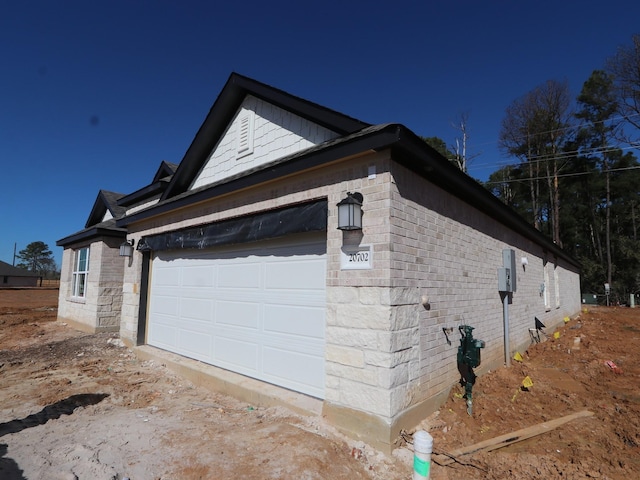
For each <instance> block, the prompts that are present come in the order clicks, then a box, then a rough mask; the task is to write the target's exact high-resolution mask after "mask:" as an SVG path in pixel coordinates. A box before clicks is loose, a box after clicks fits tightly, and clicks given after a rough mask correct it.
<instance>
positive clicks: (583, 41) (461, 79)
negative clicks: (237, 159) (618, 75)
mask: <svg viewBox="0 0 640 480" xmlns="http://www.w3.org/2000/svg"><path fill="white" fill-rule="evenodd" d="M4 3H5V4H4V5H3V7H2V13H1V14H0V62H1V63H0V64H1V67H2V68H1V70H0V72H1V73H0V102H1V103H0V162H1V165H2V180H1V183H0V185H1V187H0V232H1V233H0V260H2V261H5V262H8V263H12V261H13V250H14V244H17V249H18V251H19V250H21V249H23V248H25V247H26V245H27V244H28V243H30V242H33V241H38V240H41V241H44V242H45V243H47V244H48V245H49V247H50V248H51V249H52V250H53V252H54V254H55V258H56V261H57V262H58V264H59V263H60V260H61V257H62V249H61V248H59V247H56V246H55V242H56V240H58V239H60V238H63V237H65V236H67V235H69V234H72V233H74V232H76V231H78V230H80V229H82V228H83V227H84V224H85V222H86V220H87V218H88V216H89V213H90V211H91V208H92V206H93V203H94V201H95V199H96V195H97V193H98V191H99V190H100V189H105V190H111V191H115V192H120V193H130V192H132V191H135V190H137V189H138V188H140V187H142V186H145V185H146V184H148V183H149V182H150V181H151V180H152V178H153V175H154V174H155V172H156V169H157V168H158V166H159V165H160V162H161V161H162V160H167V161H170V162H174V163H178V162H179V161H180V160H181V159H182V156H183V154H184V152H185V151H186V149H187V148H188V146H189V144H190V143H191V140H192V139H193V137H194V135H195V133H196V131H197V130H198V128H199V126H200V124H201V123H202V121H203V120H204V117H205V115H206V114H207V112H208V111H209V108H210V107H211V105H212V104H213V102H214V100H215V98H216V96H217V94H218V93H219V91H220V89H221V88H222V86H223V85H224V83H225V82H226V80H227V78H228V76H229V74H230V73H231V72H232V71H235V72H238V73H240V74H243V75H246V76H249V77H252V78H255V79H256V80H259V81H262V82H265V83H267V84H270V85H273V86H275V87H278V88H281V89H283V90H286V91H288V92H290V93H292V94H294V95H298V96H300V97H303V98H306V99H308V100H311V101H314V102H317V103H320V104H322V105H324V106H327V107H330V108H333V109H335V110H338V111H340V112H342V113H345V114H347V115H350V116H353V117H356V118H359V119H361V120H364V121H366V122H370V123H374V124H375V123H388V122H397V123H402V124H404V125H406V126H407V127H409V128H410V129H411V130H413V131H414V132H415V133H417V134H419V135H423V136H438V137H441V138H442V139H444V140H445V141H446V142H447V143H448V144H453V142H454V139H455V138H456V135H457V134H458V132H457V131H456V130H455V129H454V128H453V127H452V126H451V124H452V122H453V121H454V120H455V119H456V118H458V117H459V115H460V114H461V113H463V112H467V113H468V115H469V119H468V130H469V134H470V138H469V143H468V152H469V154H470V155H476V157H475V158H474V159H473V162H472V163H471V165H470V168H469V172H470V174H471V175H472V176H473V177H475V178H479V179H482V180H484V179H486V177H487V176H488V175H489V173H491V172H492V171H494V170H496V169H497V168H499V167H500V166H502V165H504V164H506V163H509V162H510V161H512V160H511V159H507V158H504V157H503V156H502V155H501V154H500V152H499V150H498V148H497V139H498V133H499V129H500V122H501V121H502V118H503V116H504V111H505V108H506V107H507V106H508V105H509V104H510V103H511V102H513V100H515V99H516V98H518V97H520V96H521V95H523V94H525V93H527V92H528V91H530V90H531V89H533V88H534V87H536V86H537V85H539V84H541V83H543V82H545V81H546V80H549V79H557V80H567V81H568V82H569V85H570V87H571V89H572V92H573V94H574V97H575V96H576V95H577V94H578V93H579V91H580V88H581V87H582V83H583V82H584V81H585V80H586V79H587V78H588V77H589V75H590V73H591V72H592V71H593V70H594V69H597V68H602V67H603V65H604V62H605V60H606V58H607V57H609V56H611V55H613V54H614V53H615V51H616V48H617V47H618V46H619V45H622V44H629V43H630V39H631V36H632V35H633V34H635V33H640V27H639V26H638V18H640V2H634V1H630V0H627V1H619V0H610V1H608V2H606V3H603V2H596V1H562V2H559V1H557V0H555V1H547V0H542V1H536V2H533V1H530V2H523V1H513V0H512V1H485V2H480V1H478V0H466V1H455V0H449V1H427V0H422V1H403V0H396V1H393V2H391V1H377V0H368V1H349V0H342V1H340V2H337V1H333V0H329V1H323V2H300V1H279V0H273V1H271V2H257V1H254V0H245V1H244V2H211V1H184V2H177V1H153V2H152V1H135V0H130V1H126V2H125V1H109V2H99V1H95V2H94V1H91V2H87V1H64V0H62V1H59V2H53V1H28V0H27V1H24V2H4Z"/></svg>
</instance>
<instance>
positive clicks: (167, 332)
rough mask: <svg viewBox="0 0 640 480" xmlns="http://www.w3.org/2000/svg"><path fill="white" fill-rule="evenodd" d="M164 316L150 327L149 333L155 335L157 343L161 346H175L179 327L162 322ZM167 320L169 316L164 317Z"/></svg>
mask: <svg viewBox="0 0 640 480" xmlns="http://www.w3.org/2000/svg"><path fill="white" fill-rule="evenodd" d="M162 320H163V318H162V317H159V318H158V321H157V322H156V323H155V324H154V325H153V326H152V327H151V328H150V331H149V335H150V336H151V335H153V338H154V340H155V343H156V345H157V346H159V347H161V348H170V347H171V348H175V347H176V345H177V344H176V339H177V338H178V328H177V327H176V326H174V325H169V324H166V323H161V322H162ZM164 320H165V321H167V318H166V317H165V318H164Z"/></svg>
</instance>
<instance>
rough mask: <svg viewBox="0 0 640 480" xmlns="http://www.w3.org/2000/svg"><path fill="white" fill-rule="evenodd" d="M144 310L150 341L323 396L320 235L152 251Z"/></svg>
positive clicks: (323, 307) (323, 248)
mask: <svg viewBox="0 0 640 480" xmlns="http://www.w3.org/2000/svg"><path fill="white" fill-rule="evenodd" d="M148 311H149V320H148V322H149V323H148V330H147V332H148V335H147V341H148V343H149V344H151V345H155V346H158V347H160V348H165V349H167V350H170V351H173V352H175V353H178V354H180V355H184V356H187V357H190V358H196V359H198V360H201V361H204V362H207V363H210V364H212V365H216V366H219V367H221V368H226V369H229V370H233V371H236V372H238V373H241V374H244V375H248V376H252V377H255V378H258V379H260V380H264V381H268V382H271V383H275V384H277V385H281V386H283V387H286V388H291V389H294V390H297V391H300V392H303V393H307V394H310V395H314V396H317V397H323V396H324V351H325V340H324V337H325V311H326V235H325V234H304V235H297V236H295V237H294V236H292V237H290V238H283V239H278V240H271V241H265V242H256V243H253V244H246V245H244V246H233V247H227V248H218V249H211V250H206V251H203V250H198V251H179V252H178V251H176V252H170V253H167V252H163V253H162V254H160V255H156V256H155V257H154V259H153V261H152V265H151V269H150V292H149V310H148Z"/></svg>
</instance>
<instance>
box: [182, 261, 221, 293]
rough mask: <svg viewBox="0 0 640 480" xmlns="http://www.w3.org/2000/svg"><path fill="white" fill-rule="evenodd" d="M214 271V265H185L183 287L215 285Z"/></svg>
mask: <svg viewBox="0 0 640 480" xmlns="http://www.w3.org/2000/svg"><path fill="white" fill-rule="evenodd" d="M214 272H215V269H214V268H213V267H210V266H208V267H203V266H198V265H197V264H192V265H189V266H185V267H184V268H183V269H182V282H181V286H183V287H209V288H210V287H213V285H214Z"/></svg>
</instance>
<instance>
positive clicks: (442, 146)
mask: <svg viewBox="0 0 640 480" xmlns="http://www.w3.org/2000/svg"><path fill="white" fill-rule="evenodd" d="M420 138H422V140H424V142H425V143H426V144H427V145H429V146H430V147H431V148H433V149H434V150H435V151H436V152H438V153H439V154H440V155H442V156H443V157H444V158H446V159H447V160H450V161H453V159H454V158H455V156H456V154H455V153H453V152H452V151H451V150H449V148H447V144H446V143H445V141H444V140H442V139H441V138H440V137H420Z"/></svg>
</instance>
